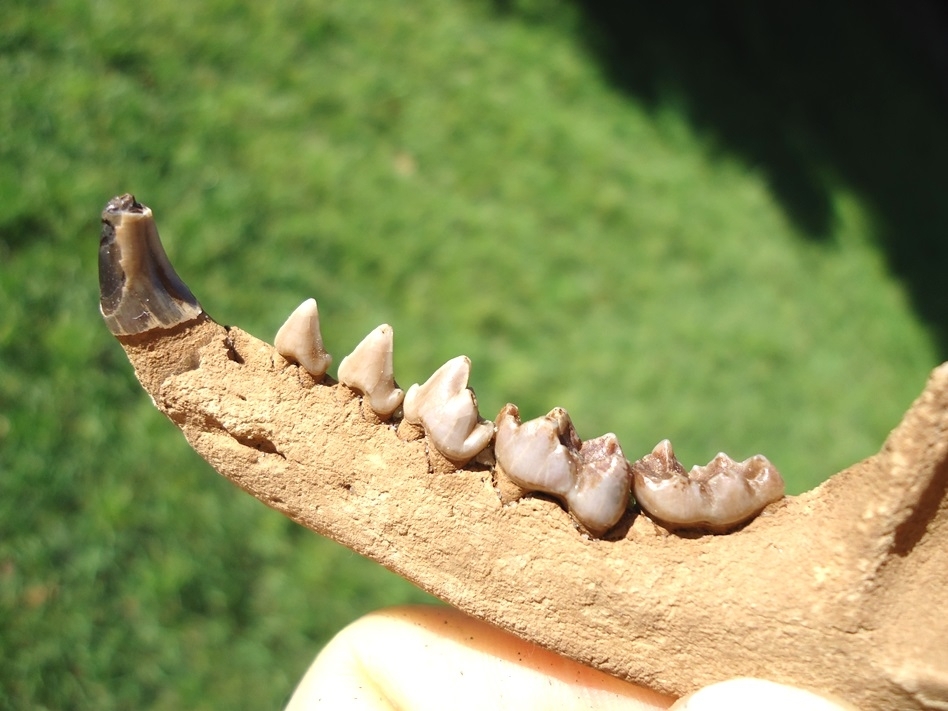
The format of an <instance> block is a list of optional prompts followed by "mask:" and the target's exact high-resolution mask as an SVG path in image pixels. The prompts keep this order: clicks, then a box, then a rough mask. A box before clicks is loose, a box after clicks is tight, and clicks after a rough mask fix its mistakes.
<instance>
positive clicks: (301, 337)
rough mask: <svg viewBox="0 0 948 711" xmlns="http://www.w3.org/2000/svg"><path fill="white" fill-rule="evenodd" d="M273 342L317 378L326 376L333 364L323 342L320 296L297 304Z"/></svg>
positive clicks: (285, 354)
mask: <svg viewBox="0 0 948 711" xmlns="http://www.w3.org/2000/svg"><path fill="white" fill-rule="evenodd" d="M273 346H274V348H276V350H277V353H279V354H280V355H281V356H283V357H284V358H286V359H287V360H290V361H293V362H294V363H299V364H300V365H301V366H302V367H303V369H304V370H305V371H306V372H307V373H309V374H310V375H312V376H313V377H314V378H315V379H316V380H321V379H322V377H323V376H324V375H325V374H326V371H327V370H328V369H329V366H330V365H331V364H332V356H331V355H329V353H327V352H326V348H325V347H324V346H323V336H322V333H321V332H320V330H319V308H318V307H317V306H316V299H307V300H306V301H304V302H303V303H302V304H300V305H299V306H297V307H296V310H295V311H293V313H291V314H290V317H289V318H288V319H287V320H286V322H285V323H284V324H283V325H282V326H280V330H279V331H277V335H276V338H275V339H274V341H273Z"/></svg>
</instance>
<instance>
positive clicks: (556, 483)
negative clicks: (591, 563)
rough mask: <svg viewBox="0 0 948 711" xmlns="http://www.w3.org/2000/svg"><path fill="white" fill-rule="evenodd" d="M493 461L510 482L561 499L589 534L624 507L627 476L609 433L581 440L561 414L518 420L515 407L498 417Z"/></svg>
mask: <svg viewBox="0 0 948 711" xmlns="http://www.w3.org/2000/svg"><path fill="white" fill-rule="evenodd" d="M494 454H495V455H496V456H497V463H498V464H500V466H501V468H502V469H503V470H504V472H505V473H506V474H507V476H509V477H510V478H511V480H513V481H514V483H516V484H518V485H519V486H521V487H523V488H524V489H527V490H529V491H542V492H545V493H547V494H552V495H553V496H556V497H558V498H559V499H562V500H563V502H564V503H565V504H566V507H567V508H568V509H569V512H570V513H571V514H572V515H573V517H574V518H575V519H576V520H577V521H578V522H579V523H581V524H582V525H583V526H584V527H585V528H586V529H587V530H588V531H589V532H590V533H592V534H594V535H597V536H598V535H602V534H603V533H605V532H606V531H607V530H608V529H610V528H612V527H613V526H614V525H615V524H616V523H617V522H618V521H619V519H620V518H622V514H623V513H624V512H625V510H626V508H627V507H628V505H629V492H630V489H631V483H632V474H631V470H630V468H629V463H628V462H627V461H626V459H625V456H624V455H623V454H622V448H621V447H620V446H619V441H618V440H617V439H616V436H615V435H614V434H611V433H610V434H606V435H603V436H602V437H597V438H595V439H591V440H589V441H587V442H581V441H580V439H579V437H578V436H577V434H576V429H575V428H574V427H573V423H572V421H571V420H570V417H569V415H568V414H567V412H566V410H564V409H562V408H560V407H557V408H554V409H552V410H550V412H549V413H548V414H546V415H544V416H543V417H538V418H536V419H534V420H528V421H527V422H523V423H521V422H520V411H519V410H518V409H517V406H516V405H510V404H508V405H505V406H504V408H503V409H502V410H501V411H500V414H499V415H498V416H497V440H496V442H495V443H494Z"/></svg>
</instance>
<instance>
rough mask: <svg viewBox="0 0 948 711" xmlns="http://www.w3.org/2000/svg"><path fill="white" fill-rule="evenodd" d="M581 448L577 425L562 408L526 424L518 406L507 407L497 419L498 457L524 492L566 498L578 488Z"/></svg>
mask: <svg viewBox="0 0 948 711" xmlns="http://www.w3.org/2000/svg"><path fill="white" fill-rule="evenodd" d="M564 440H565V442H564ZM579 447H580V444H579V438H578V437H577V436H576V431H575V430H574V429H573V423H572V422H571V421H570V419H569V415H568V414H567V412H566V410H564V409H563V408H561V407H556V408H554V409H552V410H550V412H549V413H548V414H546V415H544V416H543V417H537V418H536V419H534V420H528V421H527V422H524V423H521V422H520V410H519V409H517V406H516V405H511V404H507V405H505V406H504V408H503V409H502V410H501V411H500V414H499V415H498V416H497V440H496V442H495V443H494V455H495V456H496V457H497V463H498V464H500V466H501V467H502V468H503V470H504V472H505V473H506V474H507V476H509V477H510V478H511V479H513V480H514V482H516V483H517V484H519V485H520V486H522V487H523V488H524V489H528V490H530V491H543V492H545V493H547V494H553V495H554V496H559V497H561V498H563V497H565V496H566V495H567V494H568V493H569V492H570V491H571V490H572V489H573V487H574V486H575V485H576V476H577V474H578V472H579V468H580V457H579Z"/></svg>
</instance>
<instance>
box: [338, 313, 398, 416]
mask: <svg viewBox="0 0 948 711" xmlns="http://www.w3.org/2000/svg"><path fill="white" fill-rule="evenodd" d="M394 338H395V336H394V333H393V331H392V327H391V326H389V325H388V324H387V323H386V324H382V325H381V326H379V327H378V328H376V329H375V330H374V331H372V332H371V333H370V334H369V335H368V336H366V337H365V338H363V339H362V342H361V343H359V345H358V346H356V347H355V350H354V351H352V353H350V354H349V355H347V356H346V357H345V358H343V359H342V362H341V363H340V364H339V382H340V383H342V384H343V385H346V386H348V387H350V388H352V389H353V390H358V391H359V392H361V393H362V394H363V395H364V396H365V399H366V401H367V402H368V404H369V407H370V408H371V409H372V412H374V413H375V414H376V415H378V416H379V417H380V418H381V419H383V420H387V419H388V418H389V417H391V416H392V413H394V412H395V410H397V409H398V407H399V405H401V404H402V400H403V399H404V397H405V393H404V392H402V390H401V389H400V388H398V387H396V385H395V378H394V366H393V363H392V349H393V345H394Z"/></svg>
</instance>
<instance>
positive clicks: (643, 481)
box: [632, 439, 784, 530]
mask: <svg viewBox="0 0 948 711" xmlns="http://www.w3.org/2000/svg"><path fill="white" fill-rule="evenodd" d="M632 473H633V477H634V490H635V499H636V501H638V503H639V505H640V506H641V507H642V508H643V509H644V510H645V511H647V512H648V513H649V515H651V516H652V517H654V518H656V519H658V520H659V521H661V522H662V523H665V524H666V525H669V526H672V527H680V528H688V527H702V526H703V527H705V528H710V529H712V530H723V529H726V528H728V527H731V526H736V525H739V524H741V523H743V522H744V521H747V520H748V519H750V518H753V517H754V516H756V515H757V514H758V513H759V512H760V511H761V510H762V509H763V508H764V507H765V506H767V505H768V504H772V503H774V502H775V501H779V500H780V499H781V498H783V492H784V483H783V478H782V477H781V476H780V472H778V471H777V469H776V468H775V467H774V466H773V465H772V464H771V463H770V462H769V461H768V460H767V458H766V457H763V456H761V455H759V454H758V455H756V456H753V457H751V458H750V459H747V460H745V461H743V462H735V461H734V460H733V459H731V458H730V457H729V456H727V455H726V454H724V453H723V452H722V453H720V454H718V455H717V456H716V457H715V458H714V459H712V460H711V462H709V463H708V465H707V466H704V467H699V466H695V467H692V469H691V472H690V473H688V474H686V473H685V469H684V467H682V466H681V463H680V462H679V461H678V458H677V457H675V452H674V450H673V449H672V446H671V442H669V441H668V440H667V439H666V440H662V441H661V442H659V443H658V444H657V445H655V448H654V449H653V450H652V453H651V454H648V455H646V456H644V457H642V459H640V460H638V461H637V462H635V463H634V464H633V465H632Z"/></svg>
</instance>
